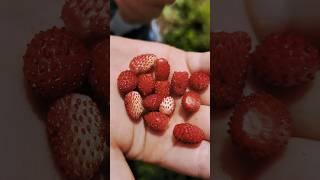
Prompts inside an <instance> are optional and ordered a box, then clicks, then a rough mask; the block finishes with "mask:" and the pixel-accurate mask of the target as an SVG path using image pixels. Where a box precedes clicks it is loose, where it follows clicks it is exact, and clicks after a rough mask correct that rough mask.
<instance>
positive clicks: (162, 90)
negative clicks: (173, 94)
mask: <svg viewBox="0 0 320 180" xmlns="http://www.w3.org/2000/svg"><path fill="white" fill-rule="evenodd" d="M155 93H156V94H159V95H160V96H162V97H167V96H169V94H170V84H169V81H156V84H155Z"/></svg>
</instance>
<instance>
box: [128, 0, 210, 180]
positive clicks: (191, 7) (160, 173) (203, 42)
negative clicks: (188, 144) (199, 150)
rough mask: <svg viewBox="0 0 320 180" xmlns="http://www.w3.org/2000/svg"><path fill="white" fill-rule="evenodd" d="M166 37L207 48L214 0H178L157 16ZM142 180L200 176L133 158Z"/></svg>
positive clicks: (170, 41)
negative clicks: (185, 173)
mask: <svg viewBox="0 0 320 180" xmlns="http://www.w3.org/2000/svg"><path fill="white" fill-rule="evenodd" d="M157 23H158V25H159V28H160V34H161V37H162V41H163V43H165V44H169V45H172V46H175V47H177V48H179V49H183V50H186V51H196V52H205V51H209V47H210V0H197V1H195V0H176V2H175V3H174V4H173V5H171V6H168V7H166V8H164V10H163V13H162V15H161V16H160V17H159V18H158V19H157ZM129 165H130V167H131V169H132V171H133V174H134V176H135V178H136V179H139V180H149V179H150V180H168V179H175V180H196V179H197V178H193V177H188V176H184V175H180V174H178V173H175V172H172V171H169V170H167V169H164V168H161V167H158V166H155V165H151V164H146V163H143V162H139V161H129Z"/></svg>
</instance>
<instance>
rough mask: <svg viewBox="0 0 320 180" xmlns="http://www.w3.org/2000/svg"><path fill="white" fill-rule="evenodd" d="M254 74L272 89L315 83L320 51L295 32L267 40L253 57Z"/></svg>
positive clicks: (280, 34) (281, 34)
mask: <svg viewBox="0 0 320 180" xmlns="http://www.w3.org/2000/svg"><path fill="white" fill-rule="evenodd" d="M252 59H253V70H254V73H255V75H256V76H257V77H258V78H259V79H260V80H262V81H264V82H266V83H267V84H269V85H272V86H279V87H289V86H296V85H300V84H303V83H306V82H309V81H310V80H312V79H313V78H314V76H315V73H316V72H317V70H318V69H319V63H320V57H319V52H318V49H317V48H316V47H314V46H312V45H311V44H310V43H309V42H308V41H307V40H306V39H305V38H304V36H303V35H300V34H298V33H294V32H280V33H273V34H270V35H269V36H267V37H266V38H265V39H264V40H263V42H262V43H261V45H259V46H258V47H257V48H256V51H255V52H254V54H253V58H252Z"/></svg>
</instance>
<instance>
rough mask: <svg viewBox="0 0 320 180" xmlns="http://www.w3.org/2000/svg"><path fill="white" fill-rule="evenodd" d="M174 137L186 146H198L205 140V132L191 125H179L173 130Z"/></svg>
mask: <svg viewBox="0 0 320 180" xmlns="http://www.w3.org/2000/svg"><path fill="white" fill-rule="evenodd" d="M173 135H174V137H175V138H176V139H177V140H178V141H180V142H182V143H186V144H198V143H200V142H201V141H202V140H203V139H204V132H203V131H202V129H200V128H199V127H197V126H195V125H192V124H190V123H181V124H177V125H176V126H175V127H174V129H173Z"/></svg>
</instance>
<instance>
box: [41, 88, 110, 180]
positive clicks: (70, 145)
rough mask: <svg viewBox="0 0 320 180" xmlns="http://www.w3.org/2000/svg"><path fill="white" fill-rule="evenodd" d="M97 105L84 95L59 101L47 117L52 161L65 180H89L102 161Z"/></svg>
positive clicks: (102, 137)
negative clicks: (54, 161)
mask: <svg viewBox="0 0 320 180" xmlns="http://www.w3.org/2000/svg"><path fill="white" fill-rule="evenodd" d="M105 125H106V124H105V122H104V121H103V120H102V117H101V114H100V112H99V110H98V107H97V105H96V104H95V103H94V102H93V101H92V99H91V98H90V97H88V96H85V95H80V94H70V95H66V96H64V97H63V98H60V99H58V100H57V101H56V102H55V103H54V104H53V105H52V106H51V107H50V110H49V113H48V121H47V131H48V137H49V141H50V144H51V147H52V152H53V154H54V158H55V160H56V162H57V164H58V165H59V167H60V168H61V170H62V172H63V173H64V174H65V175H66V177H67V178H68V179H79V180H85V179H91V178H92V177H93V176H94V175H95V174H96V173H97V172H98V171H99V168H100V165H101V163H102V161H103V158H104V151H105V148H106V146H105V143H106V139H105V134H106V129H105V128H106V126H105Z"/></svg>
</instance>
